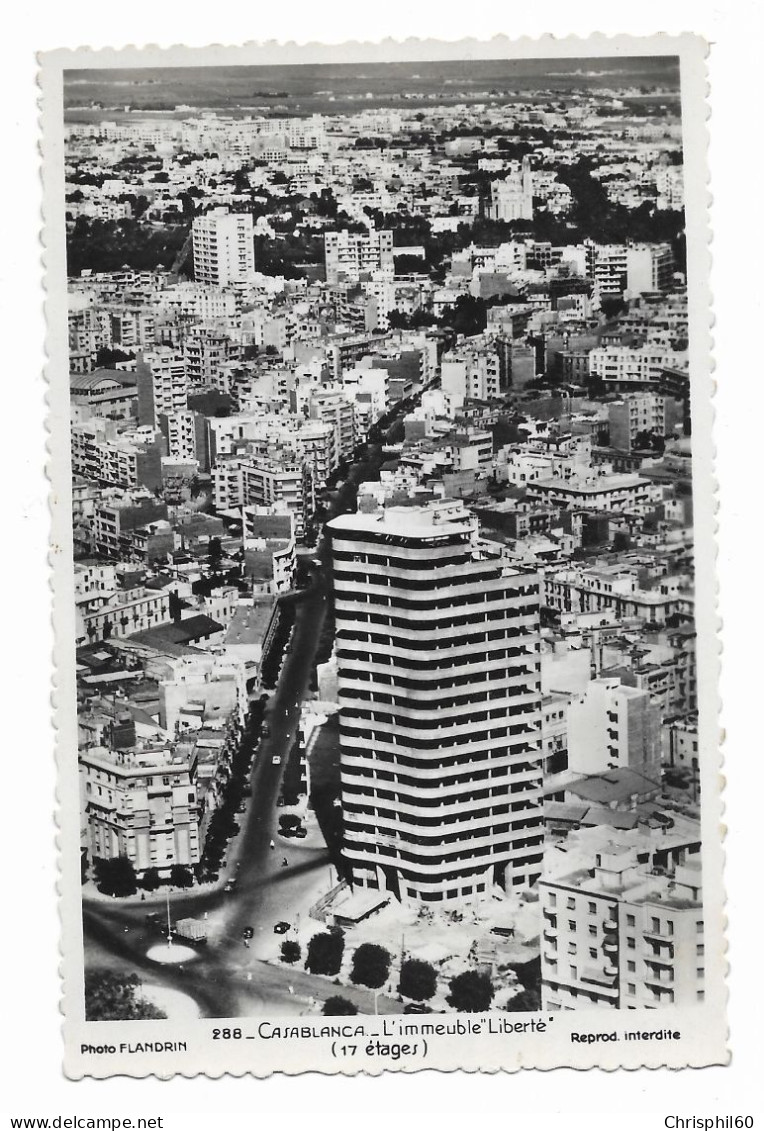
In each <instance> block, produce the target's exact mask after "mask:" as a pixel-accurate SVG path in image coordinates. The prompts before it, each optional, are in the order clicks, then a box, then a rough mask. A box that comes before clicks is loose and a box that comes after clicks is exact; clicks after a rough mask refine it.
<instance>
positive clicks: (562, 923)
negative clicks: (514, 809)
mask: <svg viewBox="0 0 764 1131" xmlns="http://www.w3.org/2000/svg"><path fill="white" fill-rule="evenodd" d="M561 849H562V851H554V852H551V853H548V854H547V859H546V861H545V867H546V871H545V875H544V877H543V878H542V880H541V881H540V883H539V893H540V902H541V916H542V935H541V980H542V981H541V992H542V1008H543V1009H592V1008H604V1009H624V1010H626V1009H660V1008H661V1007H663V1006H668V1005H674V1006H689V1005H694V1004H697V1003H698V1002H701V1001H703V997H704V969H705V957H704V949H705V948H704V938H703V903H702V885H701V874H700V830H699V828H698V826H697V825H694V824H693V823H692V822H689V821H687V822H684V823H683V827H681V828H680V827H677V828H676V829H669V830H668V831H667V832H666V834H665V836H663V837H660V838H658V839H657V840H656V838H655V836H654V835H646V834H645V833H642V832H640V831H639V830H635V831H633V832H632V833H623V834H618V833H615V832H613V831H612V830H607V831H605V830H602V829H590V830H582V831H581V832H580V833H577V834H570V835H569V836H568V837H567V839H566V840H564V841H563V842H562V845H561ZM555 857H556V858H557V859H555ZM575 863H580V866H579V867H575V866H574V867H573V868H571V867H570V865H571V864H575ZM566 865H567V866H566ZM555 868H559V871H557V872H554V869H555ZM550 871H551V872H552V873H553V874H551V875H550Z"/></svg>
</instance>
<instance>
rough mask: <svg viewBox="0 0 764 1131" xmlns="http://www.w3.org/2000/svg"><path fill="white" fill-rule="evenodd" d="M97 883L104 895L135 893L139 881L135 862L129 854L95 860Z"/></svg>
mask: <svg viewBox="0 0 764 1131" xmlns="http://www.w3.org/2000/svg"><path fill="white" fill-rule="evenodd" d="M94 864H95V874H96V884H97V886H98V890H99V891H101V892H103V893H104V895H120V896H122V895H135V893H136V891H137V890H138V881H137V879H136V876H135V868H134V867H133V862H132V860H130V859H129V858H128V857H127V856H115V857H114V858H113V859H112V860H95V861H94Z"/></svg>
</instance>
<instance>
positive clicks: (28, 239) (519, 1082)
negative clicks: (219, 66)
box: [0, 0, 764, 1131]
mask: <svg viewBox="0 0 764 1131" xmlns="http://www.w3.org/2000/svg"><path fill="white" fill-rule="evenodd" d="M3 23H4V27H3V42H2V46H1V47H0V51H1V52H2V63H3V66H2V70H1V71H0V74H1V75H2V81H3V99H2V114H3V129H2V134H1V135H0V138H1V141H2V150H1V152H2V157H3V171H2V176H1V177H0V194H2V213H1V215H2V228H1V229H0V230H1V231H2V245H1V247H0V287H1V288H2V290H1V291H0V302H1V303H2V305H1V306H0V311H1V312H2V327H3V337H2V346H3V349H2V366H1V368H0V389H2V402H1V403H2V406H3V410H2V418H1V419H0V428H2V433H1V435H2V442H0V452H1V456H2V463H3V467H2V479H1V480H0V483H2V486H3V488H4V491H3V496H2V498H3V504H4V505H3V510H2V513H3V515H4V517H5V519H6V523H5V526H4V527H3V530H4V531H5V536H4V539H3V542H4V545H2V547H1V548H0V569H2V573H3V584H2V589H0V607H1V608H2V610H3V616H2V621H1V622H0V625H1V628H0V649H1V651H0V657H2V660H3V661H4V664H3V667H4V669H5V678H4V680H3V683H2V685H1V686H2V690H3V693H4V695H3V715H2V722H3V726H2V742H1V743H0V766H1V767H2V769H1V770H0V773H1V774H2V792H1V793H0V798H1V801H0V830H2V836H3V843H2V862H3V864H4V865H5V867H4V869H3V875H4V879H3V884H2V888H0V893H1V898H2V904H1V907H2V921H3V926H2V931H1V932H0V937H1V938H2V944H1V945H2V952H3V953H2V959H3V961H2V965H1V966H0V971H2V983H1V985H2V989H1V991H0V1010H1V1011H2V1012H0V1019H1V1020H0V1025H2V1029H1V1030H0V1032H2V1035H3V1036H4V1037H5V1038H6V1040H5V1052H4V1054H3V1058H4V1059H3V1061H2V1078H3V1079H4V1080H5V1086H4V1095H5V1097H7V1098H6V1104H5V1105H4V1106H5V1109H6V1111H8V1112H10V1113H11V1114H14V1115H49V1116H54V1115H57V1114H60V1115H65V1116H72V1115H79V1116H85V1115H112V1116H120V1115H122V1116H126V1115H132V1116H134V1117H135V1116H138V1115H142V1116H144V1117H146V1116H155V1115H163V1116H165V1127H167V1128H170V1129H174V1128H180V1127H183V1128H184V1129H186V1128H188V1129H189V1131H195V1129H196V1128H208V1127H210V1126H212V1125H213V1123H214V1122H216V1120H215V1117H216V1116H217V1117H218V1120H217V1121H218V1122H219V1123H220V1125H221V1126H223V1127H229V1126H230V1127H236V1128H238V1127H242V1128H244V1127H257V1126H258V1125H259V1124H260V1122H261V1117H265V1119H266V1120H267V1121H268V1124H269V1125H270V1124H271V1122H273V1123H274V1125H275V1126H277V1127H286V1126H289V1125H290V1124H291V1123H292V1120H293V1119H294V1117H295V1115H300V1114H302V1116H303V1119H304V1121H305V1122H309V1124H310V1125H311V1126H312V1125H318V1126H322V1125H323V1124H324V1123H328V1122H329V1120H330V1119H331V1121H332V1122H334V1117H335V1114H339V1113H345V1114H350V1113H353V1114H355V1113H359V1114H360V1113H363V1114H362V1116H361V1118H362V1119H363V1121H364V1124H368V1125H371V1126H377V1125H381V1124H384V1125H386V1126H389V1125H390V1118H389V1117H390V1115H391V1114H392V1113H401V1114H403V1113H410V1117H411V1121H412V1122H417V1123H418V1122H419V1120H421V1119H422V1117H424V1118H427V1117H429V1118H430V1119H432V1117H433V1115H435V1116H436V1118H438V1119H440V1120H442V1121H444V1122H446V1121H447V1122H446V1125H450V1124H451V1123H452V1122H453V1123H458V1124H463V1123H464V1121H465V1117H466V1119H469V1120H471V1121H474V1122H477V1121H478V1120H479V1121H480V1123H481V1125H491V1126H495V1127H497V1128H498V1127H501V1128H503V1127H506V1126H508V1125H511V1123H512V1122H513V1121H514V1119H515V1118H516V1117H520V1118H521V1119H523V1120H524V1123H525V1124H527V1125H528V1127H530V1128H542V1129H543V1128H546V1127H552V1128H556V1127H563V1126H565V1127H566V1128H576V1127H586V1128H600V1127H602V1128H611V1127H612V1126H613V1125H614V1124H615V1123H616V1121H617V1124H618V1126H619V1127H622V1128H624V1131H626V1129H629V1128H631V1127H634V1128H640V1129H642V1128H652V1127H656V1128H660V1127H663V1126H664V1117H665V1116H666V1115H671V1114H678V1115H681V1116H692V1115H695V1116H711V1115H729V1116H735V1115H743V1116H744V1115H751V1114H752V1115H754V1117H757V1118H756V1124H757V1125H760V1121H759V1119H758V1116H760V1115H761V1114H762V1105H761V1087H760V1084H759V1078H758V1075H757V1074H758V1073H759V1072H760V1068H759V1064H760V1053H759V1052H758V1049H759V1048H760V1041H761V1037H760V1032H759V1029H760V1026H759V1025H758V1021H759V1009H760V1006H761V991H760V985H761V973H762V963H761V959H760V950H761V947H760V931H761V922H762V919H761V916H759V915H757V909H758V908H759V907H760V906H761V905H762V852H761V845H762V837H761V828H762V821H761V799H762V773H761V765H762V759H763V758H764V752H763V751H762V727H761V718H762V713H761V710H760V700H761V698H762V680H761V674H760V673H761V647H760V642H761V639H762V615H761V603H762V602H761V592H762V580H761V572H760V559H759V554H758V551H759V547H760V541H761V538H760V530H761V511H762V508H761V474H760V468H761V466H762V445H763V434H762V394H761V386H762V379H763V377H764V374H763V373H762V364H761V355H760V345H759V343H760V340H761V334H760V328H761V322H762V309H761V289H760V278H761V274H762V270H761V268H762V247H761V242H762V241H761V227H762V223H761V214H762V207H761V197H762V160H761V147H762V136H763V131H762V122H761V69H762V66H763V65H764V64H763V62H762V57H761V56H762V51H761V48H762V42H763V37H762V32H764V27H763V26H762V18H761V9H760V6H759V5H758V4H757V3H756V2H755V0H732V2H728V3H727V5H726V6H725V8H724V9H723V10H722V7H721V5H716V4H710V3H705V2H702V0H695V2H694V3H693V2H684V0H663V2H661V3H659V2H655V0H640V3H638V4H629V5H624V4H614V3H612V0H610V2H608V3H599V2H594V0H579V2H578V3H576V4H573V3H571V2H570V0H566V2H564V3H551V2H546V3H541V2H537V3H534V4H527V3H524V4H522V5H519V4H516V3H512V0H503V2H501V3H498V2H495V0H483V2H482V3H480V4H479V5H478V4H466V3H464V2H462V3H461V4H459V5H449V8H448V10H446V8H445V4H440V3H436V2H433V0H419V2H418V3H414V2H412V0H409V2H404V0H387V2H386V3H384V4H368V3H367V4H355V3H353V4H351V3H345V2H336V0H335V2H334V3H331V0H330V2H328V3H324V4H319V3H316V2H315V0H311V2H309V3H306V2H304V0H299V2H298V0H293V2H292V3H289V4H281V5H278V4H268V5H264V6H263V7H262V8H261V7H260V6H259V5H258V4H256V3H254V4H237V3H232V2H229V0H216V2H215V3H214V4H204V5H199V6H198V7H195V6H193V5H192V3H191V2H190V0H184V2H182V3H178V2H175V0H164V3H163V2H162V0H130V2H129V3H124V4H111V5H109V4H107V3H105V2H104V0H99V2H97V3H95V2H85V0H70V2H69V3H57V4H53V3H51V2H49V0H44V2H43V3H41V4H38V5H31V4H27V5H22V4H18V3H9V4H8V5H7V7H6V9H5V18H4V21H3ZM597 30H599V31H604V32H607V33H610V34H615V33H619V32H627V33H631V34H637V35H639V34H644V35H646V34H652V33H654V32H656V31H665V32H670V33H679V32H682V31H695V32H699V33H702V34H704V35H705V36H706V37H707V38H708V39H709V40H710V41H711V44H712V49H711V56H710V64H709V65H710V81H711V89H712V117H711V122H710V128H711V155H710V162H711V173H712V191H713V195H714V204H713V211H712V223H713V227H714V231H715V237H714V247H713V253H714V265H713V276H712V289H713V291H714V303H715V314H716V319H717V322H716V327H715V340H716V346H715V357H716V366H717V369H716V376H717V378H718V381H719V389H718V393H717V398H716V410H717V420H716V432H715V441H716V444H717V475H718V479H719V482H720V496H719V497H720V514H719V520H720V527H719V578H720V584H721V591H720V601H721V613H722V616H723V619H724V629H723V633H724V637H723V638H724V655H723V675H722V700H723V714H722V721H723V723H724V725H725V727H726V729H727V742H726V746H725V756H726V770H727V775H728V778H729V784H728V786H727V790H726V794H725V802H726V804H727V813H726V817H727V822H728V825H729V833H728V835H727V840H726V850H727V875H726V883H727V891H728V897H729V904H728V906H729V914H730V918H731V925H730V950H729V959H730V963H731V972H730V979H729V984H730V992H731V997H730V1006H729V1017H730V1028H731V1046H732V1049H733V1061H732V1064H731V1066H730V1067H727V1068H717V1069H705V1070H702V1071H685V1072H681V1073H669V1072H645V1071H641V1072H632V1073H623V1072H618V1073H603V1072H589V1073H576V1072H572V1071H568V1070H563V1071H556V1072H553V1073H548V1074H541V1073H536V1072H527V1073H520V1074H517V1075H514V1076H493V1077H481V1076H466V1075H462V1074H454V1075H449V1076H445V1075H440V1074H436V1073H433V1072H424V1073H418V1074H416V1075H412V1076H407V1077H400V1076H386V1077H382V1078H378V1079H368V1078H363V1077H361V1078H355V1079H336V1078H327V1077H320V1076H315V1075H310V1076H304V1077H301V1078H299V1079H294V1078H292V1079H286V1078H281V1077H275V1078H273V1079H271V1080H268V1081H265V1082H258V1081H254V1080H251V1079H247V1078H245V1079H240V1080H233V1079H229V1078H224V1079H222V1080H218V1081H211V1080H207V1079H199V1078H197V1079H194V1080H184V1079H179V1080H174V1081H171V1082H160V1081H158V1080H153V1079H152V1080H143V1081H130V1080H125V1079H116V1080H111V1081H105V1082H94V1081H83V1082H80V1083H71V1082H68V1081H66V1080H64V1078H63V1077H62V1074H61V1069H60V1062H61V1051H62V1050H61V1037H60V1016H59V1014H58V1008H57V997H58V975H57V970H56V963H57V947H58V918H57V912H56V909H55V898H54V888H55V883H56V863H55V854H54V843H53V838H54V824H53V813H54V808H55V797H54V788H55V786H54V766H53V756H52V737H51V729H50V723H49V692H50V684H49V679H50V660H49V657H50V652H51V631H50V622H49V614H50V608H49V592H48V588H47V585H48V578H47V566H46V550H47V537H48V533H47V523H48V517H47V483H46V480H45V478H44V474H43V470H42V469H43V463H44V433H43V424H42V421H43V417H44V383H43V380H42V377H41V369H42V365H43V352H42V340H43V333H44V323H43V317H42V311H41V293H42V292H41V262H40V247H39V243H38V231H39V226H40V189H39V176H38V164H37V161H38V158H37V152H36V147H37V121H36V114H37V108H36V89H35V74H36V62H35V57H34V53H35V52H36V51H39V50H51V49H54V48H56V47H64V46H67V47H78V46H81V45H83V44H87V45H89V46H92V47H101V46H112V47H119V46H122V45H124V44H128V43H137V44H145V43H158V44H160V45H162V46H169V45H171V44H175V43H181V42H182V43H187V44H190V45H194V46H197V45H198V46H203V45H205V44H207V43H210V42H213V43H224V44H239V43H243V42H246V41H247V40H253V39H257V40H264V39H277V40H280V41H283V40H285V39H295V40H296V41H298V42H301V43H302V42H306V41H309V40H311V39H317V40H325V41H330V42H335V43H338V42H342V41H343V40H345V39H349V38H355V39H379V38H382V37H386V36H394V37H396V38H401V37H403V36H410V35H415V36H422V37H425V36H439V37H441V38H446V39H456V38H460V37H461V36H463V35H472V36H475V37H477V38H485V37H489V36H490V35H492V34H496V33H498V32H504V33H506V34H508V35H511V36H519V35H539V34H541V33H544V32H549V31H552V32H554V33H555V34H556V35H557V36H562V35H567V34H571V33H576V34H579V35H586V34H589V33H590V32H592V31H597ZM301 1122H302V1121H301ZM5 1126H8V1124H7V1123H6V1124H5Z"/></svg>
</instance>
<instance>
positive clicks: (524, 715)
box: [328, 503, 543, 902]
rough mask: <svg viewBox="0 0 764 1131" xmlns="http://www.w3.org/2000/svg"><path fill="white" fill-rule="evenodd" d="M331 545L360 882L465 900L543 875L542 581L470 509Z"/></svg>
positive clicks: (413, 511)
mask: <svg viewBox="0 0 764 1131" xmlns="http://www.w3.org/2000/svg"><path fill="white" fill-rule="evenodd" d="M328 529H329V530H330V532H331V546H332V563H333V578H334V596H335V618H336V648H337V660H338V677H339V703H340V716H339V717H340V752H341V775H342V808H343V815H344V825H345V846H344V850H345V855H346V858H347V861H348V863H349V865H350V868H351V869H352V879H353V883H354V884H357V885H361V886H366V887H371V888H379V889H382V890H388V891H391V892H392V893H393V894H394V895H395V896H397V897H398V898H400V899H402V900H414V901H424V902H443V901H460V900H463V899H464V898H469V897H473V896H479V895H480V894H482V893H485V892H486V891H488V890H489V889H490V887H491V886H492V885H493V884H498V885H500V886H501V887H504V888H511V887H513V886H520V885H527V884H530V883H532V882H534V881H535V880H536V879H537V877H538V876H539V874H540V872H541V859H542V840H543V832H542V811H541V801H540V787H541V736H540V727H541V683H540V656H539V651H538V649H539V578H538V575H537V574H536V573H531V572H525V571H520V570H517V569H514V568H512V567H510V566H509V564H508V563H507V562H506V560H505V559H504V557H503V553H502V549H501V547H500V546H498V545H496V544H494V543H490V542H485V541H483V540H481V539H480V537H479V534H478V529H477V521H476V519H475V518H474V517H473V516H472V515H470V514H469V513H468V512H467V511H466V510H464V509H463V507H462V505H461V504H453V503H449V504H435V505H433V506H430V507H421V506H419V507H417V506H405V507H390V508H387V509H386V510H385V511H379V512H376V513H372V514H352V515H342V516H340V517H338V518H336V519H334V520H333V521H332V522H331V523H329V525H328Z"/></svg>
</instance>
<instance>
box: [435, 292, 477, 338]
mask: <svg viewBox="0 0 764 1131" xmlns="http://www.w3.org/2000/svg"><path fill="white" fill-rule="evenodd" d="M487 320H488V316H487V314H486V306H485V303H484V302H483V300H482V299H481V298H473V296H472V295H460V296H459V298H458V299H457V300H456V303H455V304H454V307H453V311H450V310H446V311H445V313H444V315H443V318H442V320H441V324H442V325H443V326H444V327H451V328H452V329H453V330H455V331H456V333H457V334H464V335H465V336H466V337H474V335H475V334H482V333H483V330H485V328H486V325H487Z"/></svg>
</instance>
